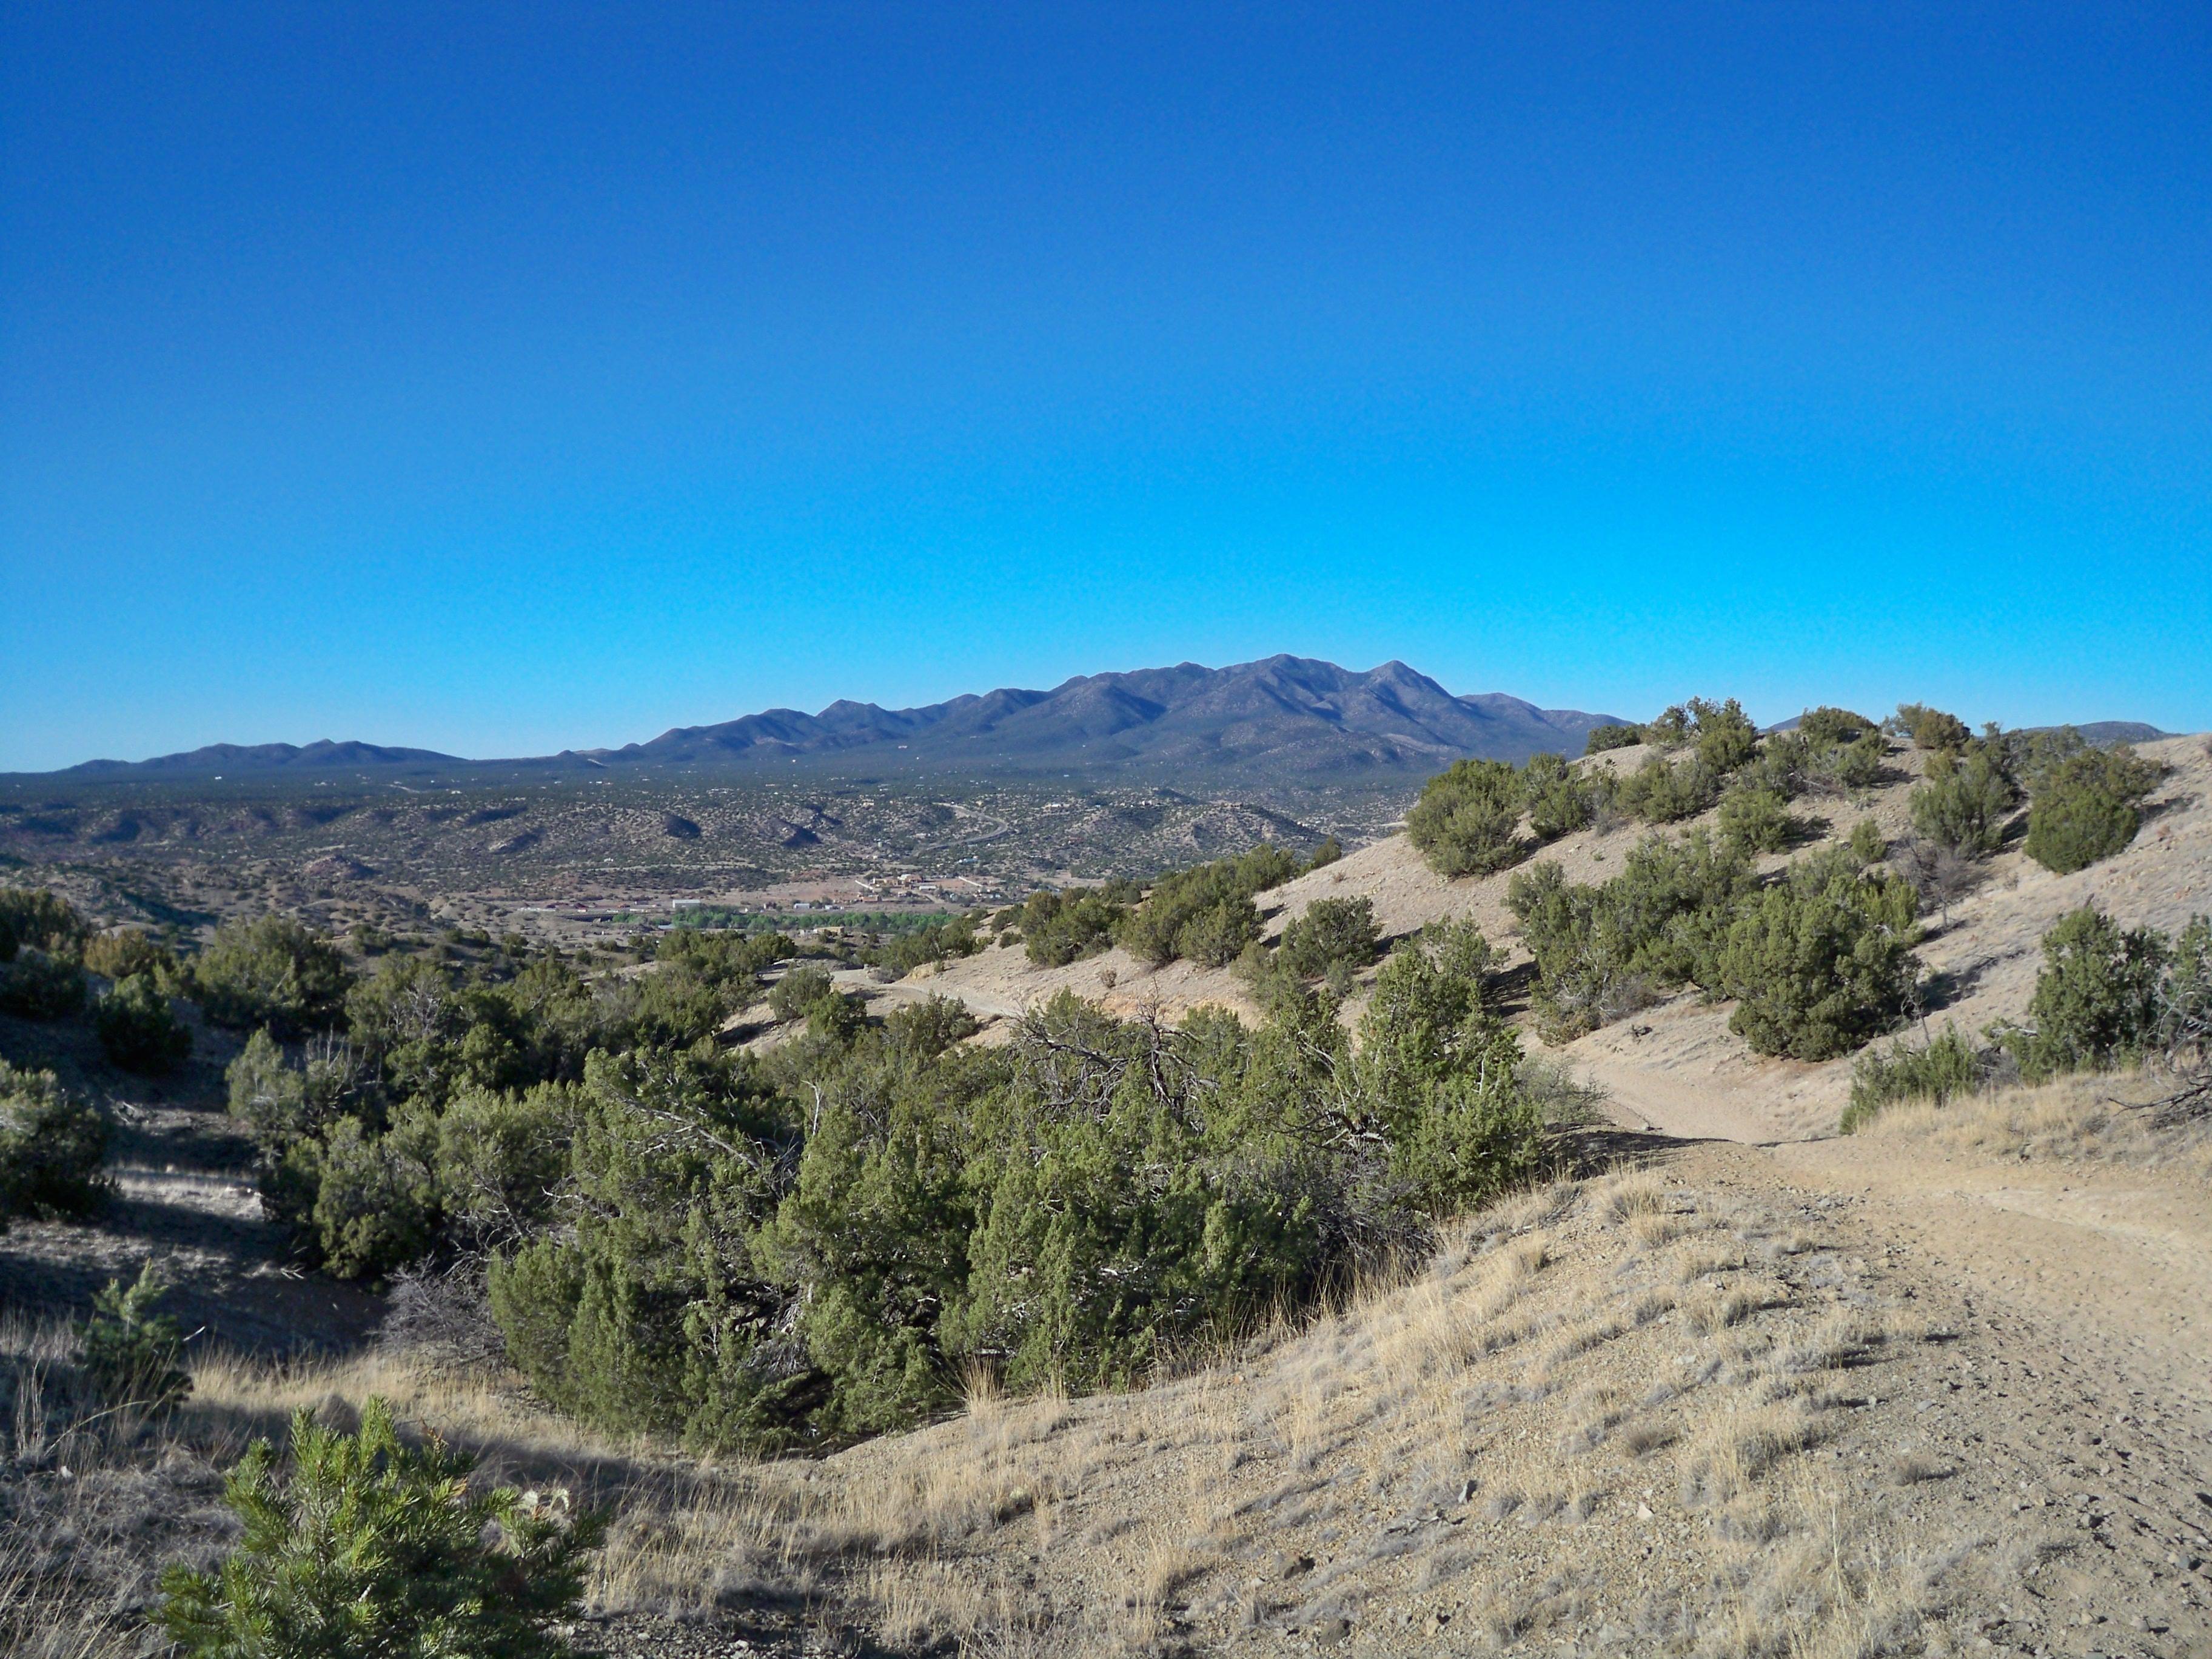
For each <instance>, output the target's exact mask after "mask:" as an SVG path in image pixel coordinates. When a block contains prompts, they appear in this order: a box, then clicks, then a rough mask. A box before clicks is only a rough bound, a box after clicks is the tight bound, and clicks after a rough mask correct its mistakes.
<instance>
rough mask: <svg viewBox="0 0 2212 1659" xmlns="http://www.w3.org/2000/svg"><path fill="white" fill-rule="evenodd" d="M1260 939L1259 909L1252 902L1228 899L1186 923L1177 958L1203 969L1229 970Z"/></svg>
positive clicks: (1179, 937) (1180, 934) (1180, 933)
mask: <svg viewBox="0 0 2212 1659" xmlns="http://www.w3.org/2000/svg"><path fill="white" fill-rule="evenodd" d="M1259 937H1260V910H1259V907H1258V906H1257V905H1255V904H1254V903H1253V902H1252V901H1251V900H1250V899H1249V898H1225V899H1224V900H1222V901H1221V902H1219V903H1218V904H1215V905H1212V906H1210V907H1209V908H1206V909H1204V910H1200V911H1199V912H1198V913H1197V914H1196V915H1193V916H1192V917H1190V918H1189V919H1188V921H1185V922H1184V923H1183V925H1182V927H1181V928H1180V929H1179V930H1178V931H1177V932H1176V945H1175V949H1176V955H1177V956H1179V957H1183V958H1184V959H1186V960H1187V961H1190V962H1194V963H1198V964H1199V965H1200V967H1202V968H1226V967H1227V966H1228V965H1229V964H1230V963H1232V962H1234V961H1236V960H1237V957H1239V956H1240V955H1242V954H1243V951H1244V948H1245V946H1247V945H1250V944H1252V943H1253V942H1254V941H1255V940H1256V939H1258V938H1259Z"/></svg>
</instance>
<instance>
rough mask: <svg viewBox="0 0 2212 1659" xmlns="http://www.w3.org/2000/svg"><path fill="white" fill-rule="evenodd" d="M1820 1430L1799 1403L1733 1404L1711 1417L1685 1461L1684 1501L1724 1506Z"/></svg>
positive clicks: (1817, 1436)
mask: <svg viewBox="0 0 2212 1659" xmlns="http://www.w3.org/2000/svg"><path fill="white" fill-rule="evenodd" d="M1823 1432H1824V1425H1822V1423H1821V1422H1820V1419H1819V1417H1818V1416H1817V1415H1815V1413H1814V1412H1813V1411H1812V1409H1811V1408H1810V1407H1808V1406H1807V1405H1805V1404H1804V1403H1803V1402H1802V1401H1778V1402H1775V1403H1771V1404H1765V1405H1745V1404H1738V1405H1737V1406H1735V1408H1734V1409H1732V1410H1728V1411H1725V1412H1723V1413H1717V1414H1716V1415H1714V1416H1712V1417H1711V1418H1710V1419H1708V1420H1707V1422H1706V1424H1705V1428H1704V1430H1703V1431H1702V1432H1701V1433H1700V1434H1699V1437H1698V1440H1697V1441H1696V1443H1694V1444H1693V1445H1692V1447H1691V1448H1690V1449H1688V1452H1687V1454H1686V1456H1685V1459H1684V1476H1685V1487H1684V1493H1683V1499H1684V1502H1685V1503H1686V1504H1695V1503H1700V1502H1704V1503H1711V1502H1716V1501H1724V1500H1726V1499H1728V1498H1734V1497H1736V1496H1737V1495H1738V1494H1740V1493H1741V1492H1744V1491H1745V1490H1746V1489H1747V1487H1748V1486H1750V1485H1751V1484H1752V1483H1753V1481H1755V1480H1758V1479H1759V1477H1760V1476H1762V1475H1764V1474H1765V1473H1766V1472H1767V1471H1768V1470H1769V1469H1771V1468H1773V1467H1774V1466H1775V1465H1776V1464H1777V1463H1778V1462H1781V1461H1782V1460H1783V1459H1784V1458H1785V1457H1787V1456H1789V1455H1790V1454H1791V1453H1793V1452H1799V1451H1802V1450H1804V1449H1806V1448H1807V1447H1808V1446H1810V1445H1812V1444H1814V1443H1815V1442H1816V1441H1818V1440H1819V1439H1820V1437H1821V1436H1822V1434H1823Z"/></svg>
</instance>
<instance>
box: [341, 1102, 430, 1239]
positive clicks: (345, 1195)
mask: <svg viewBox="0 0 2212 1659" xmlns="http://www.w3.org/2000/svg"><path fill="white" fill-rule="evenodd" d="M434 1135H435V1129H433V1128H432V1127H430V1126H429V1125H428V1124H425V1123H423V1122H422V1121H419V1120H416V1121H410V1122H408V1123H406V1124H404V1125H403V1126H400V1127H395V1128H394V1129H393V1130H392V1131H391V1132H389V1133H385V1134H376V1133H373V1132H371V1131H370V1130H368V1129H366V1128H364V1127H362V1122H361V1120H360V1119H358V1118H351V1117H341V1118H338V1119H337V1120H335V1121H333V1122H332V1123H331V1126H330V1127H329V1128H328V1129H327V1130H325V1132H324V1133H323V1136H322V1139H321V1140H320V1142H319V1143H316V1144H313V1145H314V1154H313V1167H314V1172H315V1176H316V1182H315V1201H314V1208H313V1221H314V1225H315V1232H316V1237H317V1241H318V1243H319V1245H320V1247H321V1251H322V1257H323V1266H324V1267H325V1268H326V1269H327V1270H328V1271H329V1272H330V1273H331V1275H332V1276H333V1277H335V1278H338V1279H360V1278H363V1277H369V1278H380V1277H382V1276H383V1275H384V1274H386V1273H391V1272H392V1271H394V1270H395V1269H398V1268H400V1267H405V1266H406V1265H407V1264H408V1263H409V1262H410V1261H415V1260H416V1259H417V1258H418V1257H420V1256H422V1255H423V1254H424V1253H425V1252H426V1251H428V1249H429V1248H430V1244H431V1242H432V1240H433V1238H434V1237H435V1231H436V1226H437V1218H438V1210H437V1202H438V1194H437V1183H436V1179H435V1176H434V1175H433V1174H432V1172H431V1168H430V1157H431V1148H432V1146H433V1145H435V1142H434V1140H433V1139H432V1137H433V1136H434Z"/></svg>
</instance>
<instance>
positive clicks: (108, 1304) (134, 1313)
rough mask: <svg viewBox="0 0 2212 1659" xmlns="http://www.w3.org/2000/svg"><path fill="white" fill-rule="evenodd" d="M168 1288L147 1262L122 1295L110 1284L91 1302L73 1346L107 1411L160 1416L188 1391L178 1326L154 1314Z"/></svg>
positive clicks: (189, 1385) (117, 1284) (118, 1286)
mask: <svg viewBox="0 0 2212 1659" xmlns="http://www.w3.org/2000/svg"><path fill="white" fill-rule="evenodd" d="M168 1288H169V1287H168V1286H167V1285H164V1284H163V1283H162V1282H161V1278H160V1276H159V1275H158V1274H157V1273H155V1269H154V1264H153V1263H152V1262H151V1261H149V1262H147V1263H146V1265H145V1266H144V1267H141V1268H140V1269H139V1270H138V1277H137V1280H136V1281H135V1282H134V1283H133V1284H132V1285H131V1286H130V1287H129V1288H128V1289H127V1290H126V1289H125V1287H124V1285H123V1281H122V1280H121V1279H109V1280H108V1281H107V1288H106V1290H104V1291H101V1292H100V1294H99V1295H98V1296H97V1297H94V1299H93V1304H92V1307H93V1313H92V1317H91V1318H90V1319H88V1320H87V1321H86V1322H85V1323H84V1328H83V1330H82V1332H80V1333H79V1337H78V1340H79V1341H80V1342H81V1343H82V1345H83V1364H84V1372H85V1376H86V1378H87V1379H88V1381H89V1382H90V1383H91V1384H92V1391H93V1393H94V1394H95V1395H98V1396H99V1399H100V1404H101V1405H102V1406H104V1407H106V1408H107V1409H109V1410H111V1411H113V1410H118V1409H120V1408H122V1407H131V1408H133V1409H135V1410H137V1411H141V1412H157V1411H161V1410H164V1409H166V1408H167V1407H171V1406H173V1405H175V1404H176V1403H177V1402H178V1401H180V1400H182V1399H183V1398H184V1397H185V1395H188V1394H190V1393H191V1390H192V1380H191V1377H189V1376H185V1373H184V1371H183V1370H180V1369H179V1365H178V1361H179V1359H180V1358H182V1357H183V1354H184V1351H185V1343H184V1338H183V1336H182V1335H181V1334H179V1331H178V1329H177V1322H176V1321H175V1320H173V1319H172V1318H171V1317H170V1316H168V1315H167V1314H165V1313H158V1312H156V1311H155V1309H156V1308H157V1307H158V1306H159V1305H160V1304H161V1298H162V1297H163V1296H165V1295H167V1292H168Z"/></svg>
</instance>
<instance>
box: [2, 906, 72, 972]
mask: <svg viewBox="0 0 2212 1659" xmlns="http://www.w3.org/2000/svg"><path fill="white" fill-rule="evenodd" d="M90 931H91V930H90V929H89V928H88V927H86V926H85V922H84V918H83V917H82V916H80V915H77V913H76V908H74V907H73V906H72V905H71V904H70V902H69V901H68V900H67V899H64V898H62V897H59V896H57V895H56V894H54V893H52V892H51V891H49V890H47V889H46V888H43V887H36V888H29V887H0V963H9V962H13V961H15V955H16V952H17V951H21V950H22V949H23V948H24V947H25V946H26V945H29V946H32V947H33V948H35V949H37V950H40V951H47V952H50V953H56V954H59V955H63V956H74V955H75V954H76V951H77V950H78V947H79V946H80V945H82V942H83V940H84V939H85V936H86V935H87V934H88V933H89V932H90Z"/></svg>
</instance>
